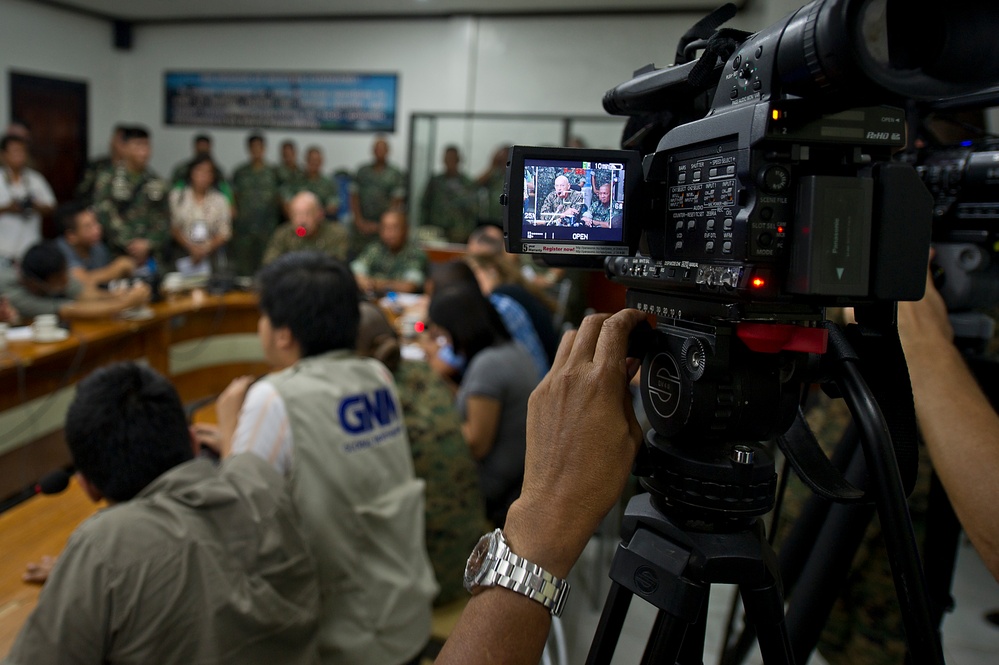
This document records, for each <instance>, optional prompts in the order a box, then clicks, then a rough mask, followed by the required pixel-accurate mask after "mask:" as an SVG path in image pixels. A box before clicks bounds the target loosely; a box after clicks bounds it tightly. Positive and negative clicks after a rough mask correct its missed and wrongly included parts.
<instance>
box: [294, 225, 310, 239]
mask: <svg viewBox="0 0 999 665" xmlns="http://www.w3.org/2000/svg"><path fill="white" fill-rule="evenodd" d="M307 233H308V231H306V230H305V227H304V226H299V227H298V228H297V229H295V235H297V236H298V237H299V238H304V237H305V234H307Z"/></svg>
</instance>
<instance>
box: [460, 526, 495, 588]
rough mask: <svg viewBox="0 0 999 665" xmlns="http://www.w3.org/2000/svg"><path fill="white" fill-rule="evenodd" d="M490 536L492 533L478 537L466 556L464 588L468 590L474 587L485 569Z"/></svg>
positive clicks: (490, 541) (490, 540)
mask: <svg viewBox="0 0 999 665" xmlns="http://www.w3.org/2000/svg"><path fill="white" fill-rule="evenodd" d="M492 537H493V534H491V533H487V534H486V535H484V536H482V537H481V538H479V542H478V543H477V544H476V545H475V548H474V549H473V550H472V553H471V554H470V555H469V556H468V563H466V564H465V588H466V589H468V590H469V591H471V590H472V589H473V588H475V586H476V585H477V584H478V583H479V580H480V579H481V577H482V574H483V573H484V572H485V570H486V560H487V559H488V558H489V550H490V549H491V548H490V545H491V544H492Z"/></svg>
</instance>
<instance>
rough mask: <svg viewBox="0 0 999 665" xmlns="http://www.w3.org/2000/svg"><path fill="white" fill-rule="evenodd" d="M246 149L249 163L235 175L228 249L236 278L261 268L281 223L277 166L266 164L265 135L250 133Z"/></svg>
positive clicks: (242, 165)
mask: <svg viewBox="0 0 999 665" xmlns="http://www.w3.org/2000/svg"><path fill="white" fill-rule="evenodd" d="M246 149H247V151H248V152H249V153H250V160H249V161H248V162H246V163H244V164H241V165H240V166H238V167H237V168H236V170H235V171H234V172H233V174H232V189H233V194H234V196H235V197H236V218H235V219H234V220H233V234H232V240H230V241H229V247H230V250H231V254H232V259H233V263H234V265H235V269H236V274H237V275H252V274H253V273H255V272H256V271H257V270H258V269H259V268H260V265H261V262H262V261H263V257H264V249H266V247H267V241H268V239H270V237H271V233H273V232H274V228H275V227H276V226H277V225H278V222H280V221H281V212H280V208H281V197H280V193H279V191H278V182H279V181H278V172H277V167H276V166H273V165H271V164H268V163H267V162H265V161H264V149H265V144H264V137H263V135H261V134H250V136H248V137H247V139H246Z"/></svg>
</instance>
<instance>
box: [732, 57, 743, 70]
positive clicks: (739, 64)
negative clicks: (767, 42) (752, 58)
mask: <svg viewBox="0 0 999 665" xmlns="http://www.w3.org/2000/svg"><path fill="white" fill-rule="evenodd" d="M739 67H742V56H741V55H737V56H735V61H733V62H732V69H739Z"/></svg>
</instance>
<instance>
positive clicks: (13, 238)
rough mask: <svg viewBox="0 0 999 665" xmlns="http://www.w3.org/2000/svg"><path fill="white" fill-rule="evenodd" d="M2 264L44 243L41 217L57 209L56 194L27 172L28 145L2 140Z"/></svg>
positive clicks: (10, 138) (32, 172)
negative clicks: (38, 243) (39, 243)
mask: <svg viewBox="0 0 999 665" xmlns="http://www.w3.org/2000/svg"><path fill="white" fill-rule="evenodd" d="M0 158H2V159H3V167H2V168H0V262H4V263H13V262H14V261H16V260H17V259H18V258H19V257H20V256H21V254H23V253H24V251H25V250H26V249H28V247H30V246H31V245H33V244H35V243H36V242H38V241H40V240H41V239H42V216H43V215H47V214H49V213H51V212H52V209H53V208H54V207H55V203H56V200H55V194H53V193H52V188H51V187H50V186H49V183H48V181H46V180H45V177H44V176H42V174H41V173H39V172H38V171H35V170H34V169H31V168H28V142H27V141H26V140H25V139H23V138H21V137H20V136H15V135H12V134H8V135H6V136H4V137H3V138H2V139H0Z"/></svg>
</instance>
